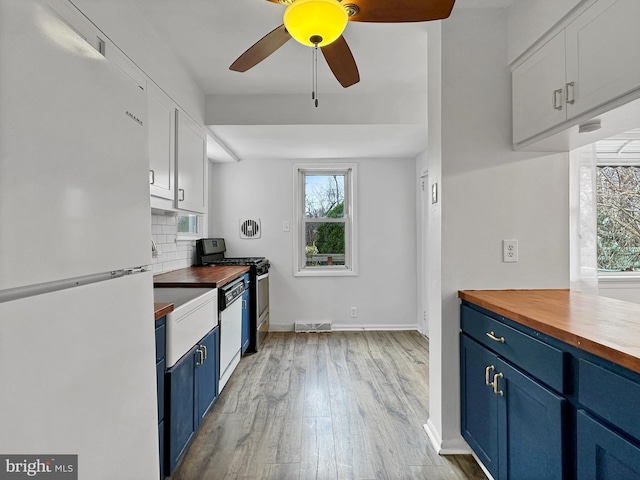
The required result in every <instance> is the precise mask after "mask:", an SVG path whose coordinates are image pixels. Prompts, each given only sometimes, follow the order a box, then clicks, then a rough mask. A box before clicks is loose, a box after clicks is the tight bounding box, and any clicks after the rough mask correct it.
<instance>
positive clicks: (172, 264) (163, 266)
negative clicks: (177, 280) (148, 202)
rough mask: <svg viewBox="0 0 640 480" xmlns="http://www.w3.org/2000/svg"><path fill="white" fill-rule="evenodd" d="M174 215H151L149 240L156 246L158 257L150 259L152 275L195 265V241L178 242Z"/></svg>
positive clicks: (176, 222) (176, 223)
mask: <svg viewBox="0 0 640 480" xmlns="http://www.w3.org/2000/svg"><path fill="white" fill-rule="evenodd" d="M177 218H178V217H177V216H176V215H156V214H151V238H153V241H154V242H155V244H156V248H157V250H158V256H157V257H155V258H152V259H151V260H152V266H153V273H154V274H157V273H164V272H169V271H171V270H177V269H179V268H186V267H190V266H191V265H193V264H194V263H195V241H193V240H178V241H176V236H177V233H178V221H177Z"/></svg>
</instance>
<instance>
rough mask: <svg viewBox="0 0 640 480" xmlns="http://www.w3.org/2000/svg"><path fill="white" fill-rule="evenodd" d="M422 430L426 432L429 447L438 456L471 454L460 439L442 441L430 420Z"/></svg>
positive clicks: (467, 446) (465, 443)
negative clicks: (429, 442)
mask: <svg viewBox="0 0 640 480" xmlns="http://www.w3.org/2000/svg"><path fill="white" fill-rule="evenodd" d="M424 430H425V431H426V432H427V436H428V437H429V440H431V445H433V448H434V449H435V450H436V452H438V455H469V454H470V453H472V452H471V449H470V448H469V445H467V442H465V441H464V439H462V438H460V439H451V440H446V441H443V440H442V437H440V432H438V430H436V428H435V426H434V425H433V423H432V422H431V419H429V420H427V423H425V424H424Z"/></svg>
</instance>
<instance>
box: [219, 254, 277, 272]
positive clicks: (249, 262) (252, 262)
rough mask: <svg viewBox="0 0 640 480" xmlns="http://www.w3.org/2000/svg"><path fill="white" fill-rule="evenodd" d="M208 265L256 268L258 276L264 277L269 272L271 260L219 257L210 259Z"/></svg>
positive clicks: (263, 258) (264, 258)
mask: <svg viewBox="0 0 640 480" xmlns="http://www.w3.org/2000/svg"><path fill="white" fill-rule="evenodd" d="M206 264H207V265H218V266H224V265H234V266H236V265H237V266H250V267H255V270H256V274H257V275H263V274H265V273H267V272H268V271H269V266H270V263H269V260H267V258H266V257H218V258H209V259H208V262H207V263H206Z"/></svg>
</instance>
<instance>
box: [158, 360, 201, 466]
mask: <svg viewBox="0 0 640 480" xmlns="http://www.w3.org/2000/svg"><path fill="white" fill-rule="evenodd" d="M195 350H196V349H195V348H193V349H192V350H191V351H190V352H189V353H188V354H186V355H185V356H184V357H182V359H180V361H179V362H178V363H176V364H175V365H174V366H173V367H171V368H170V369H169V370H167V374H166V385H165V388H166V389H167V394H166V395H167V397H166V398H167V401H168V406H167V407H166V412H165V413H166V418H165V422H168V432H167V433H168V435H167V437H168V438H165V441H168V445H167V446H166V447H165V448H166V449H167V460H168V465H166V466H167V467H168V471H167V473H168V474H171V472H173V470H174V469H175V467H176V465H177V463H178V460H179V459H180V456H181V455H182V452H183V451H184V449H185V448H186V446H187V445H188V444H189V441H190V440H191V437H192V436H193V434H194V432H195V431H196V429H197V427H198V423H197V415H196V414H195V413H194V404H195V391H196V389H195V375H194V371H195V368H196V365H195V364H196V358H197V357H198V356H197V355H196V353H195Z"/></svg>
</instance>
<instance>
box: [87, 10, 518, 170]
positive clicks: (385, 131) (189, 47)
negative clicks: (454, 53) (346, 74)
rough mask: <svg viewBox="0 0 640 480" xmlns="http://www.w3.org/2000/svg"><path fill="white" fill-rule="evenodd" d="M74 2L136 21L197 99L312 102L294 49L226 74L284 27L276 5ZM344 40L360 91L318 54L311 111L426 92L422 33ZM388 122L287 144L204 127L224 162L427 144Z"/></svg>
mask: <svg viewBox="0 0 640 480" xmlns="http://www.w3.org/2000/svg"><path fill="white" fill-rule="evenodd" d="M81 3H83V4H85V5H86V4H90V3H93V4H95V5H96V6H98V4H100V5H99V7H100V8H101V9H103V10H104V9H105V8H108V9H109V10H112V15H126V16H127V17H129V18H131V17H135V18H136V20H137V21H136V25H137V26H138V27H139V31H140V34H141V35H144V33H145V31H149V30H153V31H154V32H155V34H157V35H159V37H160V38H162V39H163V42H164V43H165V46H166V47H167V48H169V49H171V50H172V52H173V54H174V55H175V57H177V58H178V60H179V61H180V63H181V64H182V65H183V67H184V68H185V69H186V71H187V72H188V73H189V75H190V76H192V77H193V78H194V80H195V81H196V83H197V85H198V86H199V87H200V89H201V90H202V91H203V92H204V93H205V94H214V95H224V94H235V95H242V94H260V95H265V94H307V95H309V96H310V92H311V49H310V48H308V47H304V46H302V45H300V44H298V43H296V42H295V41H294V40H291V41H289V42H288V43H287V44H285V45H284V46H283V47H282V48H280V49H279V50H278V51H277V52H275V53H274V54H273V55H271V56H270V57H268V58H267V59H266V60H264V61H263V62H262V63H260V64H258V65H257V66H256V67H254V68H252V69H250V70H249V71H247V72H245V73H238V72H232V71H230V70H229V68H228V67H229V65H230V64H231V63H232V62H233V61H234V60H235V59H236V58H237V57H238V56H239V55H240V54H242V53H243V52H244V51H245V50H246V49H247V48H249V47H250V46H251V45H253V44H254V43H255V42H256V41H258V40H259V39H260V38H262V37H263V36H264V35H265V34H267V33H268V32H270V31H271V30H273V29H274V28H276V27H278V26H279V25H281V24H282V14H283V12H284V8H285V7H283V6H281V5H278V4H274V3H271V2H268V1H266V0H109V2H108V3H107V2H104V0H82V2H81ZM510 3H511V0H457V2H456V6H455V7H454V13H455V9H457V8H466V7H480V6H490V7H495V6H497V7H503V6H507V5H508V4H510ZM107 5H108V6H107ZM445 21H446V20H445ZM129 24H130V22H129ZM344 37H345V39H346V40H347V42H348V43H349V46H350V47H351V50H352V52H353V55H354V58H355V60H356V63H357V65H358V69H359V72H360V79H361V80H360V83H358V84H356V85H354V86H352V87H349V88H348V89H343V88H342V87H341V86H340V85H339V84H338V82H337V81H336V80H335V78H333V76H332V74H331V72H330V71H329V69H328V67H327V66H326V63H325V62H324V59H323V58H322V56H321V55H320V58H319V73H318V84H319V92H320V98H321V105H320V107H319V108H322V95H323V94H324V95H339V96H341V98H342V96H344V98H345V99H346V98H347V97H346V96H349V95H354V96H355V95H370V96H371V98H373V99H375V96H376V95H383V94H384V95H393V94H394V92H398V93H399V92H403V91H415V90H416V89H417V90H420V89H422V90H424V88H425V87H426V48H425V47H426V24H424V23H412V24H372V23H359V22H351V23H349V25H348V26H347V29H346V30H345V33H344ZM309 104H311V100H309ZM325 108H326V107H325ZM381 117H384V115H381ZM341 123H344V122H341ZM394 123H397V122H395V121H385V120H384V118H381V119H380V121H378V122H377V123H376V124H374V125H340V126H339V127H338V126H334V125H315V126H310V125H297V126H296V127H295V132H296V134H295V135H292V127H291V126H285V125H282V126H278V125H272V126H269V127H265V126H261V125H251V126H248V125H240V126H239V125H217V126H211V127H210V128H211V131H212V132H213V133H214V135H215V137H216V138H217V139H219V140H221V141H222V143H223V144H224V148H220V147H216V148H214V149H212V152H214V151H215V153H212V155H211V156H212V158H215V159H218V160H222V161H224V160H230V159H250V158H265V152H268V153H269V157H273V158H305V157H309V153H310V152H316V155H317V152H324V153H325V154H326V155H329V156H328V157H326V156H325V157H323V156H322V155H320V157H322V158H336V157H342V158H354V157H355V158H366V157H367V156H372V155H373V156H376V157H381V156H387V157H398V158H400V157H402V158H405V157H414V156H416V155H417V154H419V153H420V152H421V151H422V150H423V149H424V148H425V145H426V138H425V135H426V133H425V131H424V130H425V129H424V127H423V126H421V125H416V124H408V125H407V124H405V125H399V124H396V125H394ZM389 125H393V128H392V129H390V128H389ZM346 131H349V134H345V132H346ZM319 138H321V139H322V142H319V140H318V139H319ZM210 143H211V142H210ZM319 143H321V144H319ZM326 145H331V147H332V148H331V151H329V152H327V151H326V150H327V148H326ZM212 146H213V145H212ZM229 153H230V154H229Z"/></svg>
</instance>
